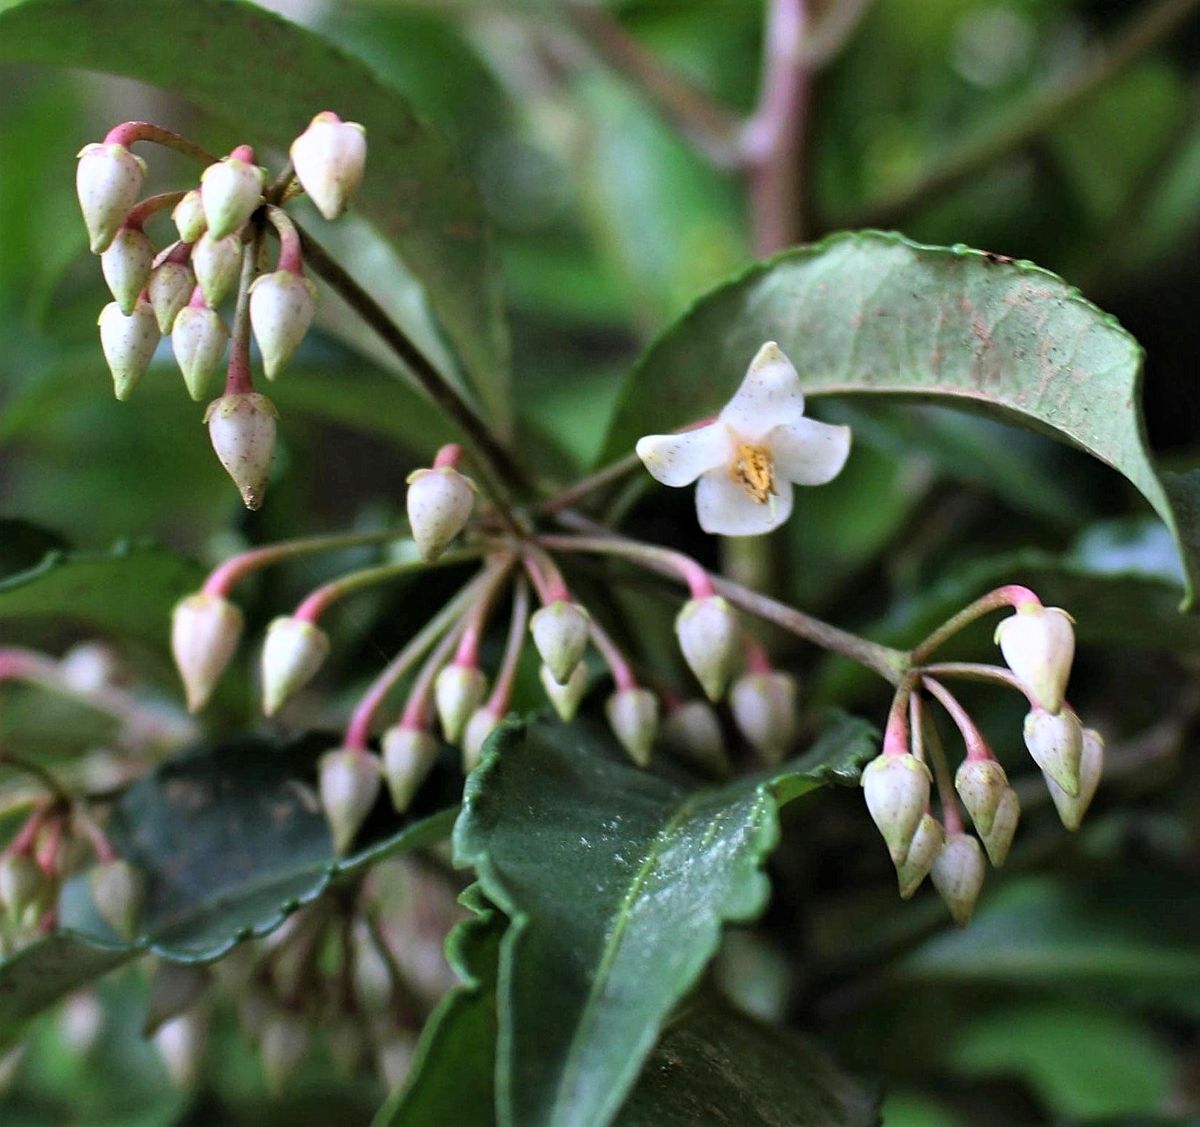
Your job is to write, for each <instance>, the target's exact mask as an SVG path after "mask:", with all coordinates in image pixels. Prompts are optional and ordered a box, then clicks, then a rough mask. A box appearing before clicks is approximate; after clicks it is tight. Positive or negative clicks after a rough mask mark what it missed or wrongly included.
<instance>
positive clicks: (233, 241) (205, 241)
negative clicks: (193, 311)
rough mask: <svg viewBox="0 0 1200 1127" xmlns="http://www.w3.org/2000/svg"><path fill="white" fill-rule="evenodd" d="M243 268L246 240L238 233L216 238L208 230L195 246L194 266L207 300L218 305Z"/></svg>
mask: <svg viewBox="0 0 1200 1127" xmlns="http://www.w3.org/2000/svg"><path fill="white" fill-rule="evenodd" d="M241 268H242V243H241V240H240V239H239V238H238V237H237V235H227V236H226V237H225V238H223V239H214V238H213V237H212V236H211V235H210V234H208V232H205V233H204V235H203V237H202V238H201V239H200V241H199V242H198V243H196V245H195V246H194V247H192V270H194V271H195V274H196V282H197V283H198V284H199V286H200V289H201V291H202V292H203V293H204V300H205V301H207V302H208V304H209V305H211V306H213V308H216V307H217V306H218V305H220V304H221V302H223V301H224V300H225V298H226V296H228V294H229V292H230V290H232V289H233V285H234V283H235V282H236V281H237V279H238V274H239V273H240V272H241Z"/></svg>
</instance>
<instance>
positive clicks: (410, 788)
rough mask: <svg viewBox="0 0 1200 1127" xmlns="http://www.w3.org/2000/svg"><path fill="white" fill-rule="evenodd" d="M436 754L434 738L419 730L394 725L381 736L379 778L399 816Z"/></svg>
mask: <svg viewBox="0 0 1200 1127" xmlns="http://www.w3.org/2000/svg"><path fill="white" fill-rule="evenodd" d="M440 751H441V747H440V746H439V744H438V741H437V739H436V738H435V737H434V736H433V735H432V734H431V733H430V732H426V731H423V730H422V729H419V728H403V727H401V726H400V725H399V724H396V725H393V726H392V727H391V728H389V729H388V730H387V731H386V732H384V733H383V776H384V778H385V779H387V785H388V791H389V792H390V793H391V796H392V805H393V806H394V807H395V808H396V810H397V811H398V812H399V813H401V814H402V813H404V811H405V810H407V809H408V807H409V804H410V803H411V802H412V800H413V796H414V795H415V794H416V793H417V791H418V790H419V789H420V787H421V784H422V783H423V782H424V781H425V778H426V776H427V775H428V774H429V772H430V770H431V769H432V767H433V765H434V764H435V763H436V762H437V757H438V753H439V752H440Z"/></svg>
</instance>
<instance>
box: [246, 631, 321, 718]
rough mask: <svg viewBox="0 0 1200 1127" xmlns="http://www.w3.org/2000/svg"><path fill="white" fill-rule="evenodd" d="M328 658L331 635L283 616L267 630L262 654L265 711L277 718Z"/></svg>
mask: <svg viewBox="0 0 1200 1127" xmlns="http://www.w3.org/2000/svg"><path fill="white" fill-rule="evenodd" d="M328 656H329V635H328V634H326V633H325V631H324V630H322V629H321V628H320V627H319V626H316V625H314V624H313V623H311V622H308V621H306V620H305V619H302V618H292V617H290V616H288V615H281V616H280V617H279V618H276V619H275V620H274V621H273V622H272V623H271V625H270V626H268V627H267V637H266V640H265V641H264V642H263V652H262V694H263V701H262V705H263V712H264V713H265V714H266V715H267V716H274V715H275V713H276V712H278V711H279V709H280V708H281V707H282V706H283V704H284V702H285V701H287V700H288V699H289V698H290V697H291V696H293V695H294V694H295V693H297V692H298V691H299V690H300V689H301V688H303V687H304V686H305V685H306V684H308V682H309V681H311V680H312V678H313V677H314V676H315V675H316V672H317V670H318V669H320V668H321V666H322V665H323V664H324V663H325V659H326V658H327V657H328Z"/></svg>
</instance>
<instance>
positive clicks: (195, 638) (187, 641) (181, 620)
mask: <svg viewBox="0 0 1200 1127" xmlns="http://www.w3.org/2000/svg"><path fill="white" fill-rule="evenodd" d="M241 636H242V612H241V611H240V610H239V609H238V608H237V607H236V606H235V605H234V604H233V603H231V602H230V601H229V600H228V599H224V598H222V597H221V596H220V595H210V594H207V593H205V592H203V591H201V592H199V593H198V594H195V595H188V596H187V597H186V598H184V599H181V600H180V601H179V602H178V603H176V604H175V610H174V612H173V614H172V617H171V652H172V654H173V655H174V657H175V665H176V666H177V667H178V669H179V675H180V677H181V678H182V679H183V690H184V694H185V696H186V697H187V706H188V711H189V712H197V711H198V710H199V709H201V708H203V707H204V705H205V703H206V702H207V701H208V698H209V697H210V696H212V691H213V689H214V688H216V685H217V681H218V680H220V677H221V674H222V673H224V672H225V667H226V666H227V665H228V664H229V662H230V661H231V660H232V658H233V655H234V653H235V651H236V650H237V647H238V642H239V640H240V639H241Z"/></svg>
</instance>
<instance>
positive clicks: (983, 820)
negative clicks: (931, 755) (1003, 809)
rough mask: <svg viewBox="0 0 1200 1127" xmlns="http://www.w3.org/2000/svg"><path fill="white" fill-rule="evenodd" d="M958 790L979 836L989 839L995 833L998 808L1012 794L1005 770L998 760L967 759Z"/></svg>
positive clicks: (958, 776) (957, 778) (957, 782)
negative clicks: (993, 823)
mask: <svg viewBox="0 0 1200 1127" xmlns="http://www.w3.org/2000/svg"><path fill="white" fill-rule="evenodd" d="M954 787H955V789H956V790H957V791H958V797H959V798H961V799H962V801H963V805H964V806H965V807H966V808H967V813H968V814H970V815H971V821H972V822H974V823H975V829H976V830H978V831H979V836H980V837H982V838H986V837H987V835H988V834H989V833H990V832H991V829H992V819H993V818H994V817H995V816H996V807H997V806H999V805H1000V800H1001V799H1002V798H1003V797H1004V793H1005V791H1007V790H1008V776H1007V775H1005V773H1004V768H1003V767H1001V766H1000V764H999V763H997V762H996V761H995V760H994V759H964V760H963V762H962V765H961V766H960V767H959V768H958V773H957V774H956V775H955V776H954Z"/></svg>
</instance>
